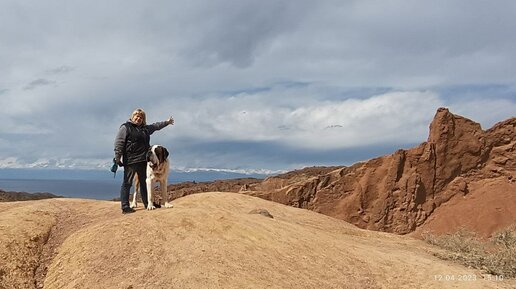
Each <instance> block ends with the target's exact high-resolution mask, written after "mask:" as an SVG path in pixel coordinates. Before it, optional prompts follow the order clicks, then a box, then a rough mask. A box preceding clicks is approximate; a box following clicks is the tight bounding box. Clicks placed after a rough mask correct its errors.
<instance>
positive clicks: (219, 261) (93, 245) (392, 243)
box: [0, 193, 516, 289]
mask: <svg viewBox="0 0 516 289" xmlns="http://www.w3.org/2000/svg"><path fill="white" fill-rule="evenodd" d="M174 205H175V206H174V208H172V209H158V210H155V211H144V210H142V209H140V208H139V209H138V210H137V212H136V213H134V214H130V215H122V214H121V213H120V208H119V204H118V203H116V202H104V201H92V200H72V199H50V200H41V201H27V202H14V203H2V204H0V228H1V229H2V234H1V235H0V258H1V260H2V263H0V273H1V274H0V288H38V286H39V287H40V288H41V287H43V288H123V289H128V288H196V289H197V288H514V286H516V283H515V282H514V281H513V280H505V281H488V280H484V279H482V276H481V274H480V272H478V271H476V270H471V269H468V268H465V267H463V266H460V265H457V264H453V263H450V262H446V261H442V260H440V259H437V258H436V257H434V256H433V255H432V251H433V250H436V249H433V248H432V247H429V246H428V245H426V244H425V243H423V242H421V241H418V240H415V239H412V238H410V237H407V236H397V235H393V234H388V233H381V232H372V231H365V230H362V229H359V228H356V227H355V226H353V225H351V224H348V223H346V222H344V221H341V220H337V219H334V218H331V217H328V216H324V215H321V214H317V213H314V212H311V211H308V210H303V209H298V208H293V207H289V206H285V205H282V204H278V203H273V202H269V201H266V200H263V199H259V198H255V197H251V196H246V195H243V194H235V193H204V194H195V195H190V196H187V197H184V198H180V199H177V200H175V202H174ZM253 210H266V211H267V212H268V213H270V215H271V216H272V218H271V217H267V216H264V215H262V214H257V213H250V212H252V211H253ZM461 276H462V277H461ZM468 276H469V277H468ZM451 277H453V279H455V280H446V279H451ZM473 278H476V280H473ZM439 279H440V280H439Z"/></svg>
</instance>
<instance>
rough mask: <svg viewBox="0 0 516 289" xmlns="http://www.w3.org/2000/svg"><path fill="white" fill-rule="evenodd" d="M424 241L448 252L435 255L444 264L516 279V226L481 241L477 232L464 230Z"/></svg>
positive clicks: (424, 237)
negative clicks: (447, 263) (442, 260)
mask: <svg viewBox="0 0 516 289" xmlns="http://www.w3.org/2000/svg"><path fill="white" fill-rule="evenodd" d="M423 239H424V240H425V241H426V242H427V243H430V244H432V245H436V246H438V247H441V248H443V249H445V250H446V253H438V254H436V255H437V256H438V257H439V258H441V259H444V260H451V261H456V262H459V263H461V264H463V265H466V266H468V267H472V268H476V269H480V270H483V271H485V273H487V274H492V275H498V276H503V277H505V278H516V225H513V226H510V227H508V228H505V229H503V230H500V231H498V232H497V233H495V234H494V235H493V236H492V237H491V238H490V239H489V240H482V239H481V238H479V237H478V236H477V235H476V234H475V233H474V232H471V231H468V230H467V229H464V228H461V229H459V230H458V231H457V232H455V233H452V234H446V235H442V236H436V235H432V234H429V233H426V234H423Z"/></svg>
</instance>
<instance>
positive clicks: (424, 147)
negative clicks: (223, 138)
mask: <svg viewBox="0 0 516 289" xmlns="http://www.w3.org/2000/svg"><path fill="white" fill-rule="evenodd" d="M515 152H516V118H514V117H513V118H511V119H508V120H506V121H504V122H501V123H498V124H497V125H495V126H494V127H493V128H491V129H489V130H487V131H484V130H482V128H481V127H480V125H479V124H478V123H475V122H473V121H471V120H469V119H467V118H464V117H461V116H458V115H454V114H452V113H450V112H449V111H448V109H446V108H440V109H439V110H438V111H437V113H436V115H435V118H434V120H433V121H432V123H431V124H430V134H429V137H428V140H427V141H426V142H424V143H422V144H420V145H419V146H417V147H415V148H412V149H408V150H403V149H400V150H398V151H396V152H395V153H393V154H391V155H387V156H383V157H378V158H375V159H371V160H369V161H366V162H362V163H357V164H355V165H353V166H351V167H342V168H337V169H335V170H333V171H331V172H328V173H325V174H324V173H323V174H320V175H316V176H312V177H308V178H307V177H305V178H303V177H300V176H299V175H298V174H292V176H291V177H290V178H287V179H285V178H282V177H270V178H268V179H266V180H264V181H263V182H260V183H254V184H250V185H248V186H246V187H245V189H244V190H241V192H242V193H246V194H250V195H253V196H258V197H261V198H264V199H267V200H272V201H275V202H279V203H282V204H287V205H290V206H294V207H299V208H305V209H310V210H314V211H316V212H320V213H323V214H326V215H329V216H332V217H336V218H339V219H342V220H345V221H348V222H350V223H352V224H355V225H357V226H359V227H361V228H366V229H370V230H378V231H387V232H394V233H398V234H406V233H409V232H412V231H414V230H416V228H418V227H421V226H422V225H423V224H424V223H425V221H427V219H428V218H429V217H430V216H431V215H432V214H433V213H434V211H435V210H436V209H437V208H439V207H440V206H441V205H443V204H444V203H447V202H448V201H450V200H451V199H452V198H457V197H464V196H467V195H470V194H471V195H477V194H476V193H475V192H476V191H478V190H480V189H481V188H482V187H483V186H482V182H485V181H487V180H489V182H490V186H491V191H490V193H489V194H496V193H500V194H501V193H504V197H505V198H506V199H504V200H500V202H504V203H505V204H506V206H504V207H503V209H500V208H499V210H498V211H497V212H493V213H494V214H495V215H496V214H497V215H496V216H491V218H490V219H491V220H493V219H496V220H497V223H495V224H490V229H489V230H485V231H484V233H485V234H486V235H488V234H490V233H492V231H493V230H496V229H498V228H500V227H503V226H505V225H508V224H511V223H516V213H515V212H516V153H515ZM472 188H474V191H475V192H473V191H472ZM473 193H475V194H473ZM485 195H486V194H480V195H478V196H477V197H478V198H482V197H483V196H485ZM489 198H492V196H490V197H489ZM459 203H460V202H459ZM485 209H486V210H488V211H489V210H491V209H492V208H491V207H488V208H485ZM484 213H485V214H488V213H489V212H484ZM452 215H453V214H452ZM456 217H457V216H456ZM467 218H468V217H466V216H465V218H464V220H462V221H461V220H459V221H458V222H456V224H455V227H454V228H456V227H457V226H460V225H464V224H465V221H466V220H467ZM437 219H439V218H437ZM487 221H489V220H487ZM442 222H443V223H446V222H445V220H444V221H442ZM491 223H492V222H491ZM477 225H478V224H477ZM437 227H438V226H437ZM437 227H436V228H437ZM450 229H452V228H450Z"/></svg>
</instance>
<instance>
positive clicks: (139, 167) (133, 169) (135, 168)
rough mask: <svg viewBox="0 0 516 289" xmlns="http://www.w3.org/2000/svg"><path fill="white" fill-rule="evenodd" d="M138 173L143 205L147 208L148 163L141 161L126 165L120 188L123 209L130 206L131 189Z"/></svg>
mask: <svg viewBox="0 0 516 289" xmlns="http://www.w3.org/2000/svg"><path fill="white" fill-rule="evenodd" d="M135 174H138V180H139V181H140V194H141V195H142V202H143V206H144V207H145V208H147V183H146V182H145V180H146V179H147V163H146V162H141V163H136V164H130V165H125V166H124V181H123V183H122V187H121V188H120V201H121V203H122V209H125V208H129V191H130V190H131V186H132V185H133V180H134V175H135Z"/></svg>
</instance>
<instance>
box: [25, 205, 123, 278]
mask: <svg viewBox="0 0 516 289" xmlns="http://www.w3.org/2000/svg"><path fill="white" fill-rule="evenodd" d="M114 204H116V205H114ZM51 205H52V206H54V207H55V209H56V210H55V213H56V220H57V222H56V224H55V225H54V226H53V227H52V229H51V231H50V234H49V237H48V240H47V241H46V243H45V244H44V246H43V248H42V250H41V256H40V262H39V266H38V267H37V268H36V271H35V275H34V279H35V284H36V288H43V283H44V281H45V278H46V275H47V270H48V266H49V265H50V263H51V262H52V260H53V259H54V257H55V256H56V254H57V252H58V249H59V247H60V246H61V244H63V242H64V241H65V240H66V238H68V237H69V236H70V235H72V234H73V233H75V232H77V231H79V230H81V229H84V228H86V227H88V226H89V225H91V224H95V223H96V222H98V221H99V220H102V219H106V218H110V217H112V218H115V217H119V216H120V211H119V210H117V205H118V203H114V202H105V203H104V202H101V201H91V200H77V199H67V200H66V201H64V199H56V203H54V204H51Z"/></svg>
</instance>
